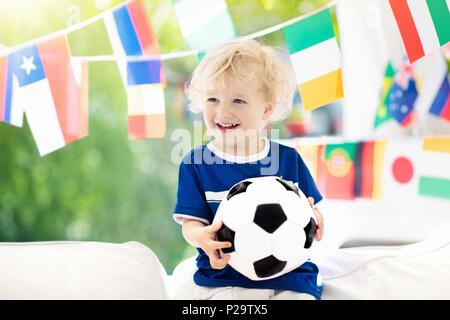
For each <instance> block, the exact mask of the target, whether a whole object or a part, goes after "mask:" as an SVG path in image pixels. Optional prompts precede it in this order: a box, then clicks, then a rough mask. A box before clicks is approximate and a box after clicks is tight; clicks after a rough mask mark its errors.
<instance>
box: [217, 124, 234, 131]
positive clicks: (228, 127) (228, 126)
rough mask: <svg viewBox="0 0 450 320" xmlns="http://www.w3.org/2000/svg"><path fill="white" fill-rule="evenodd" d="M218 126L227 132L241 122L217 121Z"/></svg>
mask: <svg viewBox="0 0 450 320" xmlns="http://www.w3.org/2000/svg"><path fill="white" fill-rule="evenodd" d="M216 126H217V127H218V128H219V129H220V131H222V132H227V131H229V130H233V129H235V128H237V127H238V126H239V123H216Z"/></svg>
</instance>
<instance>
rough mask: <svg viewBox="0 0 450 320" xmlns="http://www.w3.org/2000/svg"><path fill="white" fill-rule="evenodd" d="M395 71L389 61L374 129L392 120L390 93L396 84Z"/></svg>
mask: <svg viewBox="0 0 450 320" xmlns="http://www.w3.org/2000/svg"><path fill="white" fill-rule="evenodd" d="M394 75H395V70H394V68H393V66H392V64H391V62H390V61H389V62H388V64H387V67H386V71H385V72H384V79H383V87H382V92H381V100H380V103H379V105H378V109H377V113H376V115H375V122H374V125H373V127H374V129H376V128H377V127H378V126H379V125H381V124H383V123H385V122H386V121H388V120H390V119H392V115H391V113H390V112H389V109H388V103H389V93H390V92H391V89H392V86H393V84H394Z"/></svg>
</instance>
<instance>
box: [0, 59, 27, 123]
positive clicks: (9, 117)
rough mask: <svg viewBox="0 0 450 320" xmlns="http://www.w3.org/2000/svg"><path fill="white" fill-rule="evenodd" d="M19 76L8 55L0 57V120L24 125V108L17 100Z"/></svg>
mask: <svg viewBox="0 0 450 320" xmlns="http://www.w3.org/2000/svg"><path fill="white" fill-rule="evenodd" d="M17 86H18V84H17V78H16V77H14V75H13V72H12V68H11V59H9V57H8V56H4V57H0V121H2V122H6V123H9V124H12V125H14V126H17V127H22V123H23V109H22V108H21V107H20V105H19V103H18V101H17V94H15V93H17V89H16V90H13V87H16V88H17Z"/></svg>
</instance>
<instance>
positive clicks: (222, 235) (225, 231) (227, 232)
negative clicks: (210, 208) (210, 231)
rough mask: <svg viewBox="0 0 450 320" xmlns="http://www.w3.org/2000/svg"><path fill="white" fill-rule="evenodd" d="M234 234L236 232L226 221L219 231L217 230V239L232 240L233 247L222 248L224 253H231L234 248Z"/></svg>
mask: <svg viewBox="0 0 450 320" xmlns="http://www.w3.org/2000/svg"><path fill="white" fill-rule="evenodd" d="M234 236H235V232H234V231H233V230H231V229H230V228H228V227H227V226H226V225H225V224H224V223H222V226H221V227H220V229H219V231H217V240H219V241H229V242H231V247H229V248H222V251H223V253H231V252H233V251H234V250H235V249H234Z"/></svg>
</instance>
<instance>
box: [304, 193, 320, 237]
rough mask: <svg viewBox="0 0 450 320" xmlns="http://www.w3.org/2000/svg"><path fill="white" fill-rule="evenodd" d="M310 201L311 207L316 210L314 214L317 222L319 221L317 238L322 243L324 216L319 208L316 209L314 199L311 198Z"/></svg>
mask: <svg viewBox="0 0 450 320" xmlns="http://www.w3.org/2000/svg"><path fill="white" fill-rule="evenodd" d="M308 201H309V205H310V206H311V208H313V210H314V214H315V215H316V220H317V229H316V236H315V238H316V241H320V240H322V237H323V216H322V213H321V212H320V210H319V208H317V207H314V198H313V197H309V198H308Z"/></svg>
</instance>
